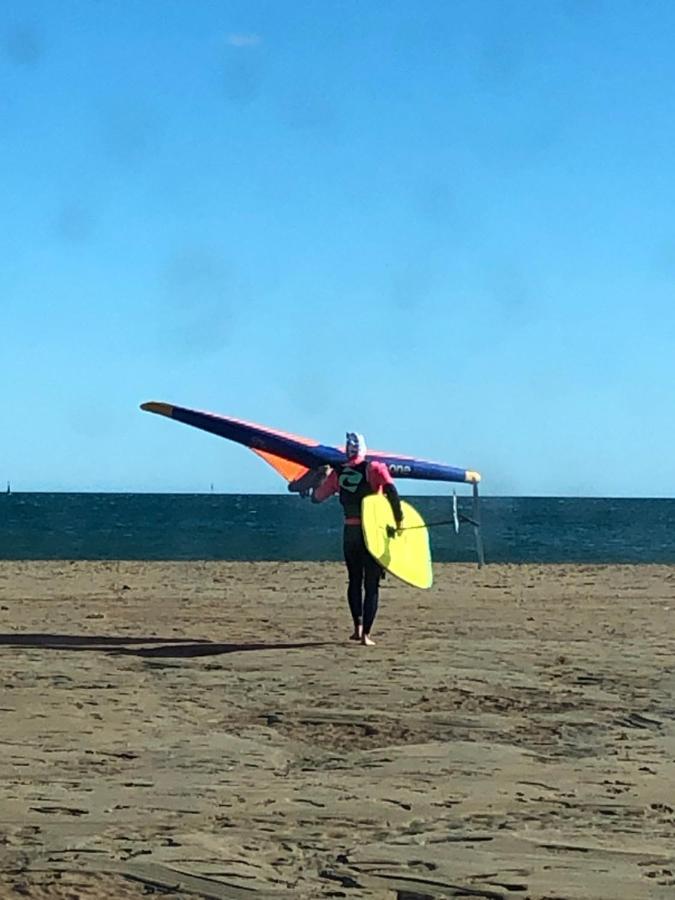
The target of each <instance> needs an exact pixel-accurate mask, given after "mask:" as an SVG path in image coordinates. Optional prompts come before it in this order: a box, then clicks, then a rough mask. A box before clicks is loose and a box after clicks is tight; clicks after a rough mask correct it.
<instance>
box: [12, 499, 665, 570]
mask: <svg viewBox="0 0 675 900" xmlns="http://www.w3.org/2000/svg"><path fill="white" fill-rule="evenodd" d="M406 499H407V500H409V501H410V502H412V503H413V505H415V506H416V507H417V508H418V509H419V511H420V512H421V513H422V515H423V516H424V518H425V519H426V521H427V522H429V523H433V522H443V521H446V520H448V519H451V518H452V510H451V500H450V498H449V497H448V496H444V497H414V496H408V497H406ZM459 504H460V505H459V508H460V512H463V513H465V514H466V515H470V514H471V500H470V498H460V501H459ZM481 513H482V522H483V529H482V530H483V538H484V543H485V556H486V561H487V562H488V563H489V562H511V563H532V562H539V563H554V562H579V563H582V562H584V563H656V562H658V563H675V500H670V499H666V500H639V499H637V500H636V499H589V498H573V497H564V498H562V497H561V498H557V497H537V498H531V497H485V498H482V500H481ZM341 530H342V526H341V515H340V508H339V504H338V503H337V502H336V501H331V502H329V503H325V504H323V505H322V506H316V505H312V504H310V502H309V501H305V500H302V499H300V498H299V497H291V496H285V495H274V494H93V493H82V494H67V493H54V494H46V493H44V494H42V493H12V494H0V559H87V560H97V559H101V560H102V559H136V560H197V559H198V560H207V559H210V560H249V561H250V560H338V559H341ZM430 535H431V545H432V552H433V556H434V559H436V560H438V561H448V562H449V561H458V562H459V561H462V562H469V561H471V562H472V561H474V560H475V559H476V554H475V545H474V536H473V530H472V528H471V527H470V526H468V525H463V526H462V528H461V529H460V533H459V535H456V534H455V533H454V530H453V528H452V527H451V526H450V525H439V526H438V527H434V528H432V529H431V530H430Z"/></svg>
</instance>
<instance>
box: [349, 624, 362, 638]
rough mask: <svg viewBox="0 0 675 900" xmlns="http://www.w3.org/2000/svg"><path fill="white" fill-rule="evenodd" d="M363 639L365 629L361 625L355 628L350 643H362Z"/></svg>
mask: <svg viewBox="0 0 675 900" xmlns="http://www.w3.org/2000/svg"><path fill="white" fill-rule="evenodd" d="M362 637H363V628H362V627H361V625H357V626H355V627H354V634H351V635H350V636H349V640H350V641H360V640H361V638H362Z"/></svg>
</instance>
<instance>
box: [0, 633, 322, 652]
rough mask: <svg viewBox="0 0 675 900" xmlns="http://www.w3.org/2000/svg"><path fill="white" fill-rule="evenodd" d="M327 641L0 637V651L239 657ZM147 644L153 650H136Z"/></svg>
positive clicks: (299, 648)
mask: <svg viewBox="0 0 675 900" xmlns="http://www.w3.org/2000/svg"><path fill="white" fill-rule="evenodd" d="M330 643H331V642H330V641H304V642H298V643H274V642H269V643H265V642H262V641H261V642H255V643H253V642H252V643H242V642H238V643H227V644H219V643H216V642H215V641H209V640H207V639H197V640H190V639H188V638H163V637H124V636H121V635H88V634H40V633H30V634H27V633H20V634H0V647H24V648H28V649H34V650H94V651H98V652H99V653H110V654H116V655H121V656H145V657H148V656H149V657H191V656H215V655H217V654H220V653H243V652H244V651H247V650H302V649H305V648H309V647H325V646H329V645H330ZM147 644H151V645H154V646H150V647H148V646H140V645H147Z"/></svg>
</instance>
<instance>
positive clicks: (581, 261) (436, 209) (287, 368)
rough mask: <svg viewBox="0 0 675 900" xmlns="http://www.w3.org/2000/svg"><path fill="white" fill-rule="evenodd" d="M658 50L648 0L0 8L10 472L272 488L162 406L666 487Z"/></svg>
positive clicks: (669, 57)
mask: <svg viewBox="0 0 675 900" xmlns="http://www.w3.org/2000/svg"><path fill="white" fill-rule="evenodd" d="M674 46H675V4H673V3H670V2H656V0H650V2H644V3H638V2H634V0H631V2H623V0H502V2H496V0H493V2H481V0H466V2H460V0H438V2H435V0H426V2H413V0H408V2H396V0H387V2H376V0H372V2H367V3H366V2H357V0H340V2H338V0H324V2H320V0H312V2H300V0H286V2H285V0H270V2H260V0H241V2H228V0H198V2H197V0H143V2H136V0H105V2H104V0H59V2H54V0H43V2H37V0H4V2H3V3H2V4H0V311H1V313H2V320H1V329H0V386H1V387H2V404H3V411H4V415H3V418H2V426H1V427H0V484H4V481H5V480H7V479H10V480H11V482H12V486H13V488H14V489H15V490H119V491H127V490H128V491H143V490H149V491H172V490H176V491H201V490H209V487H210V485H211V483H213V484H214V487H215V490H217V491H242V492H256V491H265V492H267V491H272V492H273V491H279V490H284V485H283V483H282V482H281V481H280V480H279V479H278V476H277V475H276V474H275V473H274V472H273V471H272V470H271V469H269V468H268V467H267V466H265V465H264V464H263V463H262V462H260V461H259V460H258V459H257V458H256V457H254V456H253V454H250V453H249V452H248V451H246V450H245V449H243V448H241V447H238V446H237V445H234V444H229V443H228V442H226V441H223V440H221V439H219V438H216V437H213V436H211V435H208V434H205V433H202V432H199V431H196V430H193V429H189V428H187V427H186V426H183V425H180V424H178V423H174V422H170V421H168V420H166V419H162V418H159V417H155V416H151V415H148V414H147V413H142V412H140V411H139V409H138V405H139V403H141V402H142V401H144V400H163V401H167V402H171V403H175V404H179V405H184V406H190V407H196V408H199V409H208V410H211V411H214V412H220V413H223V414H226V415H233V416H237V417H239V418H244V419H249V420H252V421H257V422H261V423H264V424H267V425H271V426H275V427H278V428H282V429H285V430H288V431H294V432H296V433H299V434H305V435H308V436H312V437H316V438H317V439H319V440H321V441H323V442H326V443H340V442H341V440H342V439H343V437H344V432H345V430H347V429H350V430H358V431H362V432H364V433H365V435H366V438H367V439H368V443H369V445H370V446H371V447H374V448H380V449H385V450H391V451H397V452H400V453H405V454H413V455H418V456H424V457H427V458H431V459H436V460H439V461H442V462H446V463H448V464H450V465H457V466H461V467H467V468H475V469H478V470H479V471H481V472H482V473H483V480H484V491H485V493H487V494H554V495H555V494H561V495H567V494H582V495H597V496H603V495H614V496H621V495H636V496H640V495H649V496H672V495H675V451H674V450H673V445H674V444H675V416H674V415H673V414H672V410H671V405H672V403H673V396H674V394H675V384H674V381H675V379H674V377H673V376H674V373H675V363H674V362H673V348H674V347H675V214H674V211H675V52H673V47H674ZM401 488H402V490H403V491H404V492H405V491H408V492H411V493H417V492H420V489H419V486H418V485H416V484H415V485H412V484H409V483H402V484H401ZM413 488H414V489H413ZM445 490H446V488H443V487H442V486H441V487H439V486H434V485H431V486H430V487H429V491H430V492H443V491H445Z"/></svg>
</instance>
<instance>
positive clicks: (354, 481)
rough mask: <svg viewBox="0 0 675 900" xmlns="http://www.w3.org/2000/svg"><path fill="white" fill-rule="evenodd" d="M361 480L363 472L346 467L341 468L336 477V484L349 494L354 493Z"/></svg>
mask: <svg viewBox="0 0 675 900" xmlns="http://www.w3.org/2000/svg"><path fill="white" fill-rule="evenodd" d="M362 481H363V474H362V473H361V472H357V471H356V470H355V469H349V468H347V469H343V470H342V474H341V475H340V477H339V479H338V484H339V485H340V488H341V490H343V491H349V493H350V494H355V493H356V492H357V491H358V489H359V485H360V484H361V482H362Z"/></svg>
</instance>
